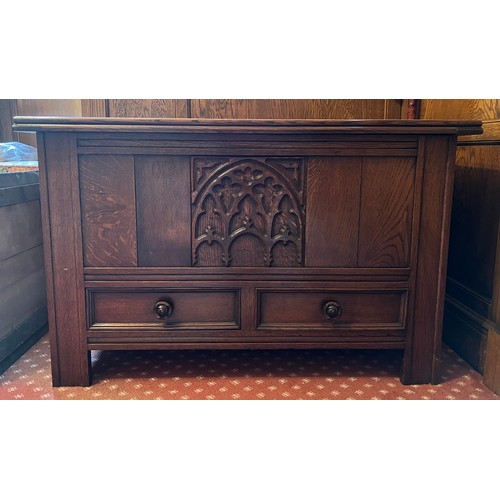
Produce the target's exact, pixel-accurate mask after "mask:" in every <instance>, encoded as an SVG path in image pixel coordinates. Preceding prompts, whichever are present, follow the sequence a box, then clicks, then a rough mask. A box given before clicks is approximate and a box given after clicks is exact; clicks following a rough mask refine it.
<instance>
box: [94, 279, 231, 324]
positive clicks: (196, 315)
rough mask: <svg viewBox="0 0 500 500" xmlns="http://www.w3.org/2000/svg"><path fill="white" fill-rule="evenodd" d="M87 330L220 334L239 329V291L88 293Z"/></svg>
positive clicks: (189, 290) (119, 291)
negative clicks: (209, 332) (216, 332)
mask: <svg viewBox="0 0 500 500" xmlns="http://www.w3.org/2000/svg"><path fill="white" fill-rule="evenodd" d="M87 304H88V311H87V312H88V316H87V321H88V328H89V329H90V330H100V329H105V330H110V329H111V330H113V329H117V330H124V329H127V330H130V329H133V330H141V329H144V330H162V331H163V330H197V329H202V330H221V329H238V328H239V327H240V326H239V325H240V292H239V290H236V289H235V290H200V289H198V290H192V289H188V290H184V289H182V290H155V291H151V289H148V290H146V291H140V290H139V291H138V290H134V291H123V290H88V291H87Z"/></svg>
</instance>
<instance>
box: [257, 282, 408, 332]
mask: <svg viewBox="0 0 500 500" xmlns="http://www.w3.org/2000/svg"><path fill="white" fill-rule="evenodd" d="M257 295H258V298H257V303H258V313H257V328H258V329H261V330H269V329H282V330H332V329H334V330H335V329H339V330H344V329H349V330H371V329H373V330H388V329H395V330H401V329H403V328H405V325H406V307H407V305H406V304H407V292H406V290H381V291H379V290H377V291H375V290H366V291H359V290H356V291H343V290H286V291H283V290H258V292H257Z"/></svg>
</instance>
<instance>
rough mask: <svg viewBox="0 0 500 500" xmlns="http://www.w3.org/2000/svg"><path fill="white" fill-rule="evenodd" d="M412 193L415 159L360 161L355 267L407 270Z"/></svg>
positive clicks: (368, 159) (371, 159) (367, 159)
mask: <svg viewBox="0 0 500 500" xmlns="http://www.w3.org/2000/svg"><path fill="white" fill-rule="evenodd" d="M414 190H415V159H413V158H364V159H363V167H362V182H361V206H360V221H359V253H358V266H360V267H407V266H409V264H410V246H411V235H412V217H413V201H414Z"/></svg>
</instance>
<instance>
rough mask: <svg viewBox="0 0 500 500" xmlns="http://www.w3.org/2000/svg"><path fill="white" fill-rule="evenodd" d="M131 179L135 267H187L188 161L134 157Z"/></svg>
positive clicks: (189, 218) (189, 197) (188, 233)
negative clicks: (134, 196)
mask: <svg viewBox="0 0 500 500" xmlns="http://www.w3.org/2000/svg"><path fill="white" fill-rule="evenodd" d="M135 175H136V192H137V233H138V241H139V248H138V262H139V266H190V265H191V203H190V199H191V193H190V158H189V157H183V156H168V157H160V156H158V157H147V156H146V157H138V158H137V159H136V167H135ZM169 195H170V196H169Z"/></svg>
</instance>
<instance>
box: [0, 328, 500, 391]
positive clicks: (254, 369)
mask: <svg viewBox="0 0 500 500" xmlns="http://www.w3.org/2000/svg"><path fill="white" fill-rule="evenodd" d="M400 360H401V353H400V352H399V351H385V350H380V351H376V350H371V351H368V350H359V351H358V350H349V351H342V350H325V351H321V350H308V351H305V350H304V351H296V350H284V351H271V350H269V351H267V350H262V351H260V350H255V351H97V352H94V353H93V356H92V363H93V372H94V380H93V384H92V386H90V387H59V388H53V387H52V378H51V371H50V353H49V342H48V336H45V337H44V338H42V339H41V340H40V341H39V342H38V343H37V344H35V345H34V346H33V347H32V348H31V349H30V350H29V351H28V352H27V353H26V354H25V355H24V356H23V357H21V358H20V359H19V360H18V361H17V362H16V363H15V364H14V365H12V366H11V367H10V368H9V369H8V370H7V371H6V372H5V373H3V374H2V375H0V400H7V399H28V400H35V399H73V400H78V399H83V400H92V399H107V400H110V399H126V400H131V399H143V400H144V399H147V400H152V399H165V400H179V399H197V400H200V399H207V400H211V399H212V400H213V399H219V400H220V399H223V400H238V399H240V400H243V399H246V400H266V399H267V400H270V399H272V400H287V399H288V400H299V399H302V400H320V399H328V400H346V399H357V400H367V399H381V400H388V399H391V400H395V399H411V400H422V399H433V400H436V399H438V400H447V399H460V400H474V399H477V400H479V399H500V397H499V396H496V395H495V394H494V393H493V392H492V391H490V390H489V389H488V388H487V387H485V386H484V385H483V383H482V378H481V375H480V374H479V373H478V372H476V371H475V370H473V369H472V368H471V367H470V366H469V365H468V364H467V363H466V362H465V361H464V360H463V359H461V358H460V357H458V356H457V355H456V354H455V353H454V352H453V351H451V350H450V349H449V348H448V347H447V346H443V353H442V364H441V371H442V380H441V383H439V384H437V385H428V384H425V385H411V386H405V385H402V384H401V383H400V382H399V378H398V373H399V367H400Z"/></svg>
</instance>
